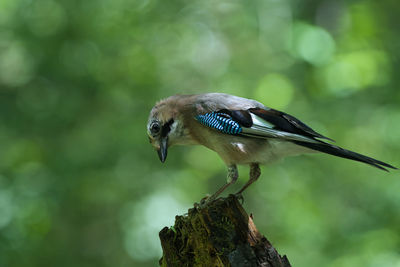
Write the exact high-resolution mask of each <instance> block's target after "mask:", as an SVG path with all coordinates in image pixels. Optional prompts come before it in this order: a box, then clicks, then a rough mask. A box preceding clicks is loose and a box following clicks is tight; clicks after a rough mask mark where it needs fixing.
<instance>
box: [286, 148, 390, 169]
mask: <svg viewBox="0 0 400 267" xmlns="http://www.w3.org/2000/svg"><path fill="white" fill-rule="evenodd" d="M293 142H294V143H295V144H297V145H300V146H304V147H307V148H310V149H313V150H317V151H320V152H324V153H327V154H331V155H334V156H337V157H341V158H346V159H351V160H356V161H360V162H364V163H366V164H369V165H372V166H374V167H376V168H378V169H381V170H384V171H388V170H387V169H386V168H391V169H397V168H396V167H394V166H392V165H390V164H387V163H385V162H382V161H379V160H376V159H373V158H370V157H367V156H364V155H361V154H358V153H356V152H353V151H350V150H347V149H344V148H341V147H338V146H335V145H331V144H328V143H325V142H322V141H321V143H307V142H301V141H293Z"/></svg>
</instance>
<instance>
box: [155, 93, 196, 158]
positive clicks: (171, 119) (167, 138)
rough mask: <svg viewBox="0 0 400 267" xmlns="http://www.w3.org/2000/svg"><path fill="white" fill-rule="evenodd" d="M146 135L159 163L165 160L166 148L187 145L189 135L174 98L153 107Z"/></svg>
mask: <svg viewBox="0 0 400 267" xmlns="http://www.w3.org/2000/svg"><path fill="white" fill-rule="evenodd" d="M147 134H148V136H149V141H150V143H151V145H152V146H153V147H154V148H155V149H156V150H157V152H158V156H159V158H160V160H161V162H164V161H165V160H166V158H167V152H168V147H170V146H172V145H175V144H185V143H187V140H188V139H189V135H188V133H187V130H185V128H184V125H183V118H182V115H181V114H179V112H178V105H177V101H176V99H175V98H173V97H170V98H167V99H165V100H162V101H160V102H159V103H157V104H156V105H155V106H154V107H153V109H152V110H151V112H150V116H149V121H148V123H147Z"/></svg>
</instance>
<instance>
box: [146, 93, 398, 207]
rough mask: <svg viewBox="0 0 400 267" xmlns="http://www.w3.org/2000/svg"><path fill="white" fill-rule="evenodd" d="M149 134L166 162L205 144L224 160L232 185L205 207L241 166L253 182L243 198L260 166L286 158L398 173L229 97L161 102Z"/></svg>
mask: <svg viewBox="0 0 400 267" xmlns="http://www.w3.org/2000/svg"><path fill="white" fill-rule="evenodd" d="M147 134H148V137H149V141H150V143H151V145H152V146H153V147H154V148H155V149H156V150H157V152H158V156H159V158H160V160H161V162H163V163H164V162H165V160H166V158H167V152H168V148H169V147H171V146H175V145H203V146H205V147H207V148H209V149H211V150H213V151H215V152H216V153H217V154H218V155H219V156H220V157H221V159H222V160H223V161H224V163H225V164H226V166H227V180H226V183H225V184H224V185H223V186H222V187H220V188H219V189H218V190H217V191H216V192H215V193H214V194H213V195H211V196H210V197H208V198H207V199H206V202H211V201H212V200H214V199H216V198H217V197H218V196H219V195H220V194H221V193H222V192H223V191H224V190H225V189H226V188H227V187H229V186H230V185H232V184H233V183H235V182H236V181H237V179H238V177H239V174H238V169H237V165H249V166H250V174H249V179H248V181H247V182H246V183H245V184H244V186H243V187H242V188H241V189H240V190H239V191H238V192H237V194H238V195H241V194H242V192H243V191H244V190H245V189H246V188H248V187H249V186H250V185H251V184H252V183H254V182H255V181H256V180H257V179H258V178H259V177H260V175H261V170H260V165H261V164H268V163H270V162H273V161H276V160H279V159H281V158H284V157H287V156H293V155H299V154H306V153H314V152H322V153H327V154H330V155H333V156H337V157H341V158H346V159H350V160H355V161H359V162H363V163H366V164H369V165H371V166H374V167H376V168H378V169H381V170H385V171H388V169H397V168H396V167H394V166H392V165H390V164H387V163H385V162H382V161H379V160H377V159H374V158H371V157H368V156H364V155H361V154H359V153H356V152H353V151H350V150H347V149H344V148H341V147H339V146H336V145H333V144H332V143H333V142H334V140H332V139H330V138H328V137H325V136H323V135H322V134H320V133H317V132H316V131H314V130H313V129H312V128H311V127H309V126H307V125H306V124H305V123H303V122H301V121H300V120H299V119H297V118H295V117H293V116H292V115H289V114H287V113H285V112H282V111H279V110H276V109H272V108H269V107H267V106H264V105H263V104H261V103H260V102H258V101H256V100H252V99H247V98H243V97H238V96H234V95H229V94H224V93H206V94H193V95H173V96H170V97H168V98H165V99H163V100H160V101H159V102H157V103H156V104H155V106H154V107H153V108H152V110H151V111H150V115H149V119H148V123H147Z"/></svg>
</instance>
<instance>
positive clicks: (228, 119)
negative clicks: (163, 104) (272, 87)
mask: <svg viewBox="0 0 400 267" xmlns="http://www.w3.org/2000/svg"><path fill="white" fill-rule="evenodd" d="M196 119H197V120H198V121H199V122H200V123H202V124H203V125H205V126H207V127H210V128H213V129H216V130H218V131H220V132H223V133H225V134H230V135H238V136H243V137H252V138H264V139H280V140H282V141H289V142H293V143H295V144H297V145H299V146H304V147H307V148H310V149H313V150H316V151H320V152H324V153H327V154H331V155H334V156H338V157H342V158H347V159H351V160H356V161H360V162H364V163H367V164H370V165H372V166H374V167H377V168H379V169H382V170H387V169H385V167H386V168H393V169H396V168H395V167H393V166H391V165H389V164H387V163H384V162H382V161H379V160H376V159H373V158H370V157H367V156H364V155H361V154H358V153H356V152H353V151H350V150H346V149H343V148H341V147H338V146H334V145H332V144H329V143H326V142H324V141H322V140H321V139H326V140H330V141H333V140H332V139H330V138H327V137H325V136H323V135H322V134H319V133H317V132H315V131H314V130H313V129H312V128H311V127H309V126H307V125H306V124H304V123H303V122H301V121H300V120H298V119H297V118H295V117H293V116H291V115H289V114H286V113H284V112H281V111H278V110H274V109H263V108H250V109H247V110H228V109H221V110H219V111H216V112H211V113H206V114H202V115H198V116H196Z"/></svg>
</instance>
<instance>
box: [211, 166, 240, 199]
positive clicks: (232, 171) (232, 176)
mask: <svg viewBox="0 0 400 267" xmlns="http://www.w3.org/2000/svg"><path fill="white" fill-rule="evenodd" d="M238 177H239V173H238V170H237V167H236V165H234V164H233V165H229V166H228V177H227V180H226V184H224V185H223V186H222V187H221V188H220V189H218V191H217V192H215V193H214V194H213V195H212V196H210V197H209V198H207V200H206V203H208V202H211V201H213V200H214V199H216V198H217V197H218V196H219V194H221V193H222V192H223V191H224V190H225V189H226V188H227V187H228V186H230V185H231V184H233V183H235V182H236V180H237V179H238Z"/></svg>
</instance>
